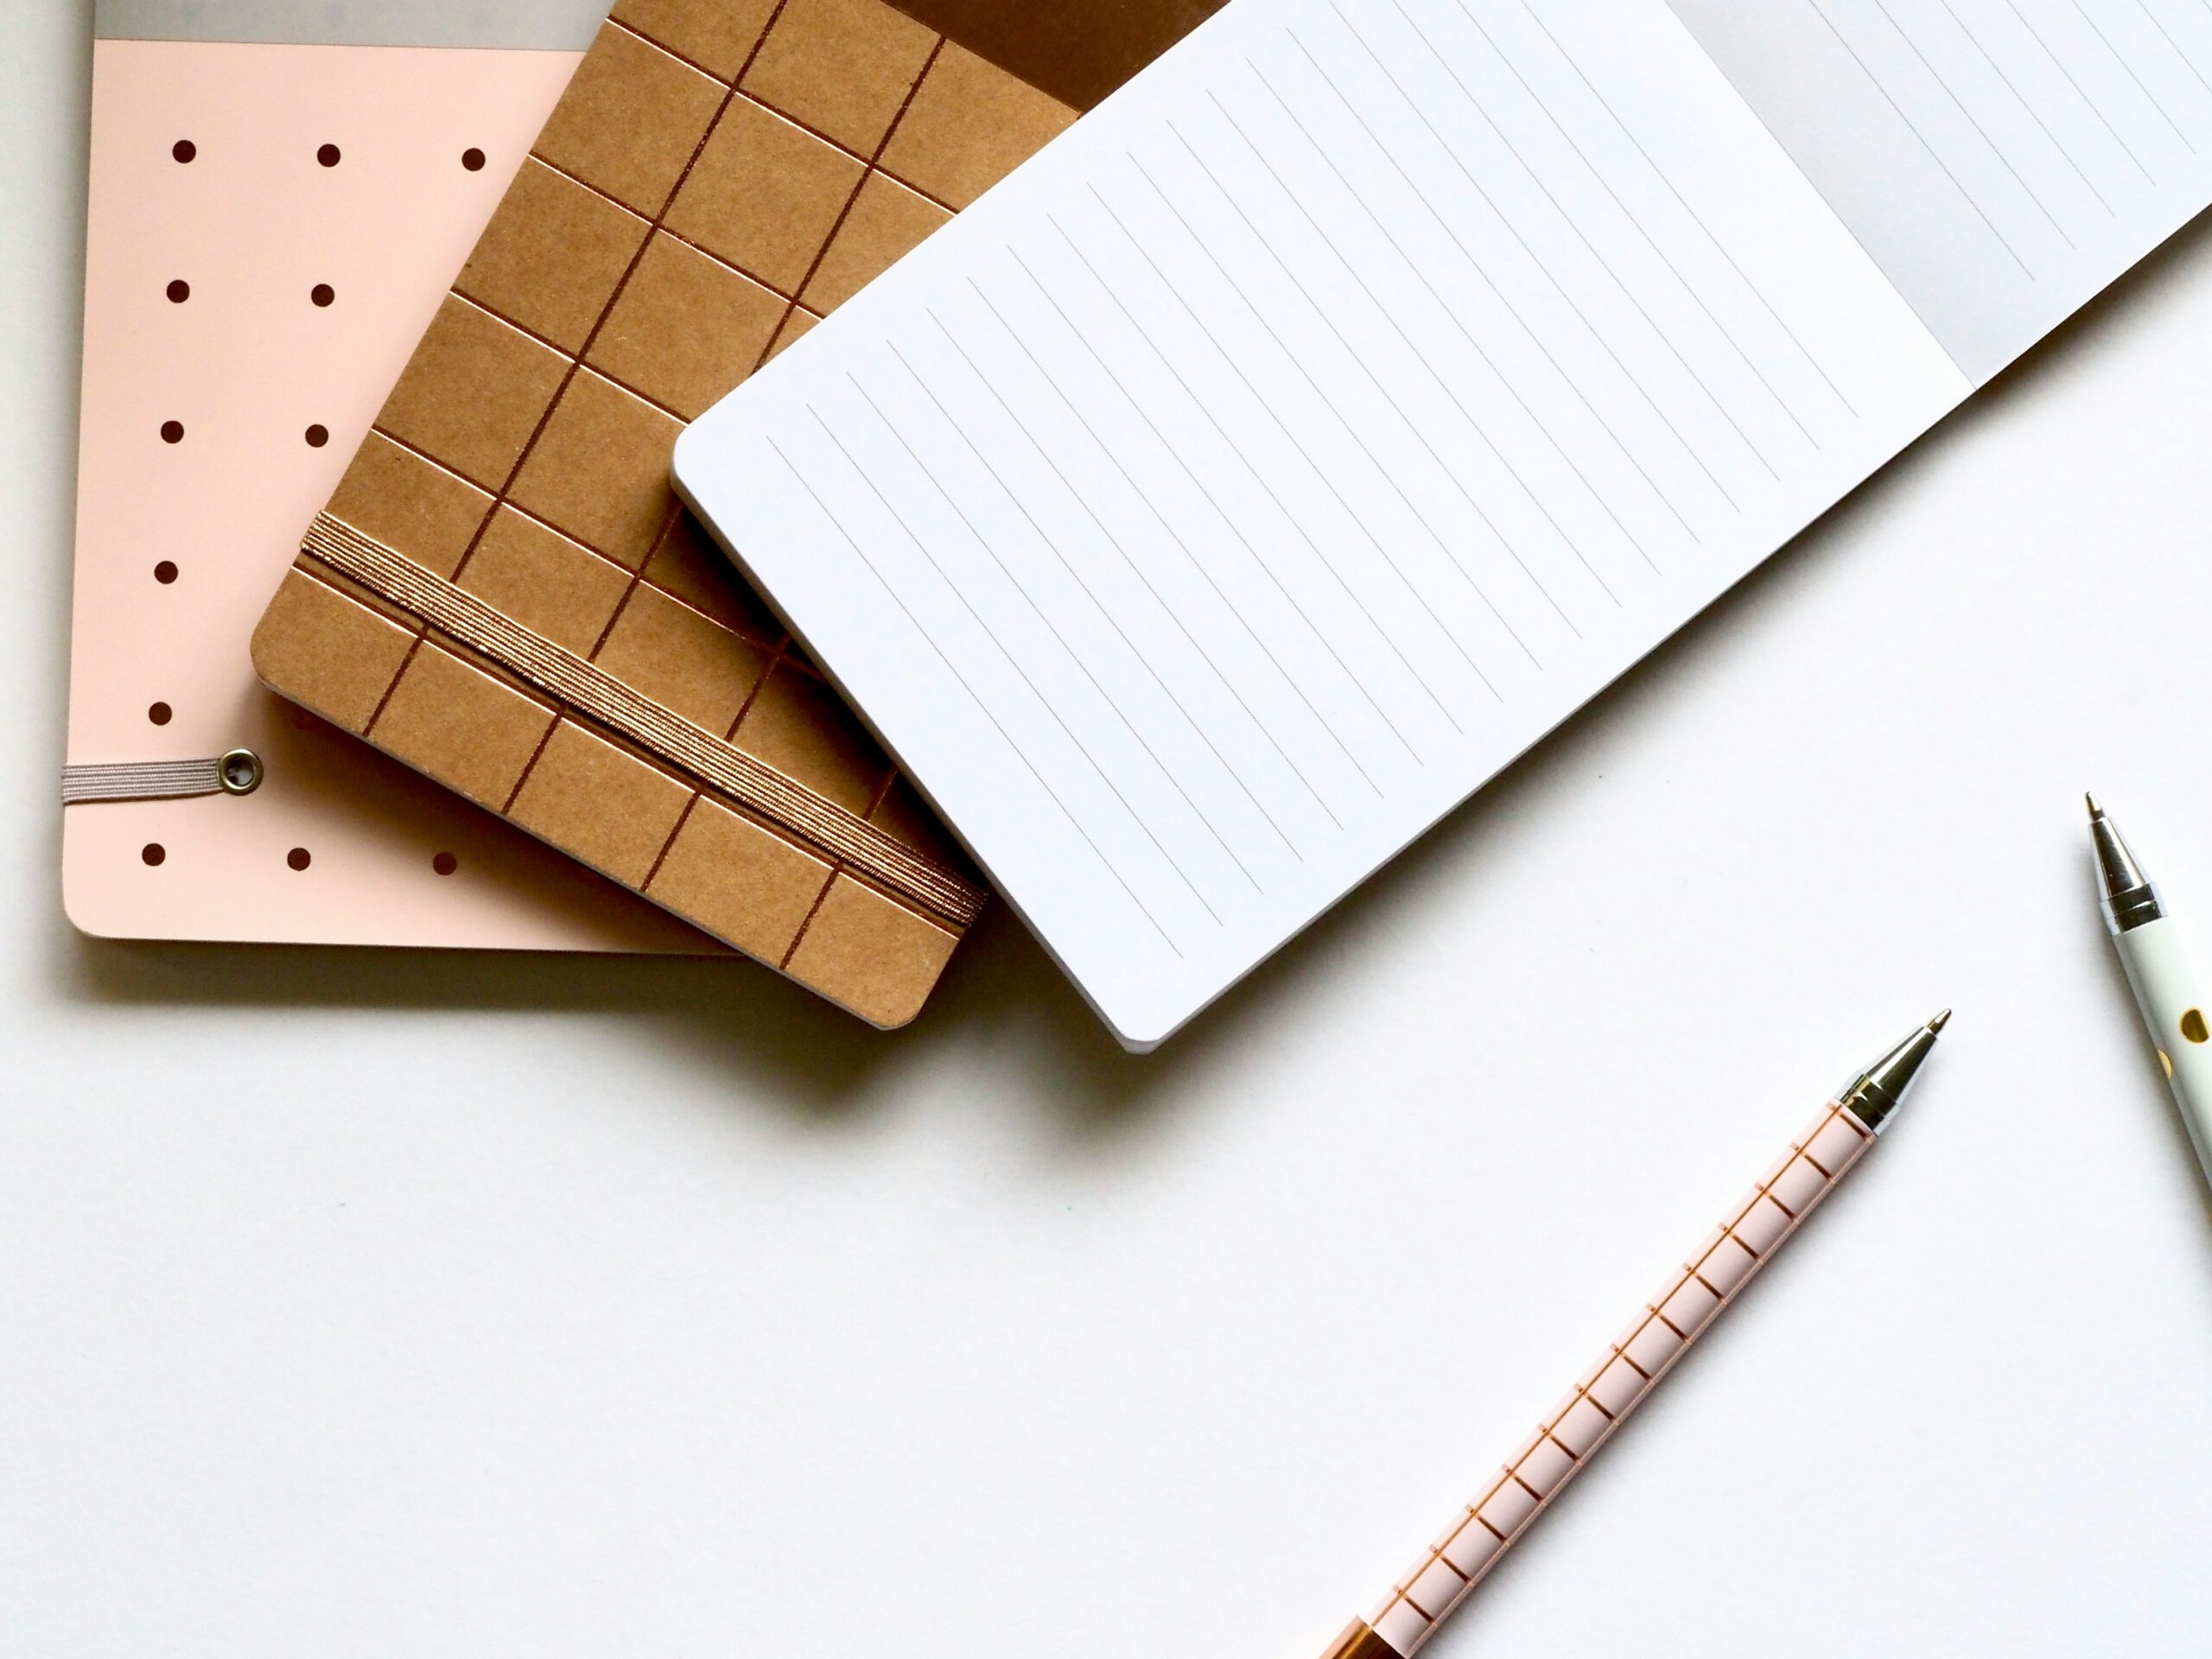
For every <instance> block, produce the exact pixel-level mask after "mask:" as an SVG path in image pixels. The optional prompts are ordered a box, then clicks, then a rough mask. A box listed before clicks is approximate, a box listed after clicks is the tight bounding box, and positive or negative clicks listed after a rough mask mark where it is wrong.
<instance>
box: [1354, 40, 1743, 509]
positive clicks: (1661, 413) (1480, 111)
mask: <svg viewBox="0 0 2212 1659" xmlns="http://www.w3.org/2000/svg"><path fill="white" fill-rule="evenodd" d="M1391 3H1393V4H1394V5H1395V6H1397V9H1398V12H1399V15H1400V16H1402V17H1404V18H1405V20H1406V23H1407V26H1408V28H1410V29H1412V30H1413V31H1414V34H1415V35H1418V36H1419V37H1420V39H1421V44H1422V45H1423V46H1424V47H1426V48H1427V50H1428V53H1429V55H1430V56H1431V57H1433V59H1434V60H1436V62H1437V64H1438V65H1439V67H1441V68H1442V69H1443V70H1444V72H1445V73H1446V74H1448V75H1449V76H1451V78H1452V81H1453V83H1454V84H1455V85H1457V86H1458V87H1459V95H1460V97H1461V98H1462V99H1465V102H1466V105H1467V107H1468V108H1469V109H1470V110H1471V111H1473V112H1474V113H1475V115H1476V116H1477V117H1478V118H1479V119H1481V120H1482V121H1483V122H1484V124H1486V125H1488V126H1489V127H1490V129H1491V131H1492V132H1494V133H1497V136H1498V137H1499V138H1500V140H1501V141H1503V138H1504V135H1503V133H1502V132H1499V130H1498V128H1497V124H1496V123H1495V122H1494V121H1491V118H1490V115H1489V112H1488V111H1486V110H1484V107H1483V103H1482V100H1481V99H1479V98H1478V97H1477V96H1476V95H1475V93H1474V91H1473V89H1472V88H1471V87H1470V86H1468V85H1467V84H1466V81H1465V79H1463V78H1462V77H1461V75H1460V73H1459V70H1458V69H1457V68H1456V67H1454V66H1453V65H1452V60H1450V59H1448V58H1446V56H1445V55H1444V54H1443V53H1442V52H1441V51H1440V50H1439V49H1438V48H1437V45H1436V43H1435V41H1432V40H1431V39H1429V37H1428V32H1427V30H1426V29H1422V28H1421V24H1420V23H1419V22H1416V21H1415V20H1414V16H1413V14H1412V13H1411V12H1409V11H1408V10H1406V8H1405V5H1404V3H1403V0H1391ZM1359 41H1360V44H1361V45H1362V46H1363V47H1365V48H1367V49H1368V51H1369V52H1370V53H1373V52H1374V47H1373V46H1372V44H1371V43H1370V42H1369V41H1368V40H1367V39H1366V37H1365V36H1364V35H1362V36H1360V37H1359ZM1378 60H1379V54H1378ZM1423 120H1424V121H1427V116H1426V114H1424V116H1423ZM1429 126H1430V130H1431V131H1432V132H1433V131H1435V127H1434V124H1433V123H1430V124H1429ZM1437 138H1438V142H1439V143H1444V145H1445V149H1446V153H1447V154H1449V155H1450V156H1451V157H1452V162H1453V165H1454V166H1456V167H1457V168H1459V172H1460V173H1461V174H1462V175H1464V176H1465V178H1466V181H1467V182H1468V183H1469V184H1471V185H1472V186H1473V187H1474V188H1475V190H1476V192H1477V193H1478V194H1480V195H1481V197H1482V198H1483V200H1484V203H1485V204H1486V205H1487V206H1488V207H1490V209H1491V212H1492V213H1497V215H1498V219H1499V221H1500V222H1501V223H1502V224H1503V225H1504V226H1506V227H1507V230H1508V232H1509V233H1510V235H1511V236H1512V238H1513V239H1514V241H1515V242H1516V244H1517V245H1519V247H1520V248H1521V250H1522V252H1523V253H1525V254H1526V255H1528V257H1529V258H1530V259H1531V260H1532V261H1534V262H1535V266H1536V268H1537V269H1538V270H1540V271H1541V272H1542V273H1543V276H1544V279H1545V281H1546V282H1548V283H1549V284H1550V285H1551V288H1552V290H1553V292H1554V293H1555V294H1557V295H1558V296H1559V297H1560V300H1561V301H1562V302H1564V303H1565V304H1566V305H1567V308H1568V309H1570V310H1571V311H1573V313H1574V315H1575V316H1576V318H1577V320H1579V321H1580V323H1581V324H1582V327H1584V328H1585V329H1586V330H1587V331H1588V333H1589V334H1590V337H1591V338H1592V340H1596V341H1597V342H1598V344H1599V347H1600V348H1601V349H1603V351H1604V352H1605V355H1606V356H1607V357H1609V358H1611V359H1612V362H1613V366H1614V367H1616V368H1618V370H1619V371H1620V372H1621V373H1622V375H1623V377H1624V378H1626V379H1627V381H1628V383H1629V384H1630V385H1631V386H1633V387H1634V388H1635V389H1636V392H1637V396H1638V397H1641V398H1642V399H1643V402H1644V403H1645V404H1647V405H1648V406H1649V409H1650V410H1651V412H1652V413H1653V414H1654V415H1655V416H1657V417H1658V418H1659V420H1660V421H1661V422H1662V423H1663V424H1664V425H1665V426H1666V428H1667V429H1668V430H1669V432H1671V433H1672V434H1673V435H1674V437H1675V442H1676V443H1678V444H1680V445H1681V448H1682V453H1683V454H1686V455H1687V456H1688V457H1689V459H1690V461H1692V462H1693V463H1694V465H1695V466H1696V467H1697V469H1698V471H1699V472H1700V473H1702V474H1704V475H1705V480H1706V482H1707V483H1708V484H1710V485H1712V486H1713V489H1714V491H1715V492H1716V493H1719V497H1720V499H1722V500H1724V501H1726V503H1727V504H1728V506H1729V509H1730V510H1731V511H1732V512H1741V511H1742V510H1743V509H1742V507H1741V505H1739V504H1738V501H1737V499H1736V498H1735V496H1734V495H1732V493H1730V492H1729V490H1728V487H1727V486H1726V485H1725V484H1723V483H1722V482H1721V481H1720V480H1719V475H1718V474H1715V473H1714V472H1713V467H1712V465H1711V463H1710V462H1708V461H1707V459H1706V457H1705V454H1704V453H1703V451H1701V450H1700V449H1699V448H1698V447H1697V446H1696V445H1695V444H1694V443H1692V442H1690V441H1689V437H1688V434H1686V433H1685V432H1684V431H1683V430H1682V429H1681V423H1680V422H1679V421H1677V420H1676V419H1675V416H1674V415H1673V414H1671V413H1670V412H1669V411H1668V410H1665V409H1663V408H1662V407H1661V405H1660V403H1659V400H1658V399H1657V398H1656V397H1654V396H1653V395H1652V391H1651V389H1650V387H1649V386H1648V385H1645V384H1644V381H1643V376H1641V375H1639V374H1637V372H1635V371H1634V370H1633V369H1631V368H1630V367H1629V365H1628V364H1627V363H1626V362H1625V361H1624V360H1623V359H1622V357H1621V354H1620V351H1619V349H1618V346H1615V344H1614V342H1613V341H1612V340H1611V338H1610V337H1609V336H1608V335H1607V334H1605V331H1604V330H1603V329H1601V328H1599V327H1598V325H1597V324H1596V323H1595V322H1593V321H1591V318H1590V315H1589V313H1588V312H1587V311H1586V310H1585V309H1584V308H1583V306H1582V303H1581V302H1580V301H1579V300H1577V299H1576V298H1575V297H1574V296H1573V295H1572V294H1571V293H1569V292H1568V291H1567V285H1566V284H1565V283H1563V282H1561V281H1560V277H1559V275H1558V273H1557V272H1556V271H1554V270H1553V269H1552V267H1551V264H1550V263H1549V262H1548V261H1547V260H1546V259H1544V258H1543V257H1541V255H1539V254H1538V253H1537V252H1536V251H1535V248H1534V247H1533V246H1531V245H1530V244H1529V239H1528V238H1527V236H1525V235H1524V234H1523V233H1522V229H1521V227H1520V226H1519V225H1517V224H1516V223H1515V221H1514V220H1513V219H1511V218H1510V216H1509V215H1507V214H1505V213H1503V212H1502V211H1501V210H1500V209H1499V207H1498V205H1497V201H1496V200H1495V199H1494V198H1493V197H1492V196H1491V193H1490V191H1489V190H1487V189H1486V188H1484V185H1483V183H1482V181H1481V180H1480V179H1479V178H1478V177H1477V176H1476V175H1475V172H1474V170H1473V169H1472V168H1470V167H1469V166H1468V165H1467V163H1466V162H1465V160H1464V159H1463V158H1462V157H1461V156H1459V153H1458V151H1457V150H1456V149H1452V146H1451V144H1450V143H1449V142H1448V141H1446V139H1445V138H1444V137H1443V135H1442V134H1441V133H1438V134H1437ZM1508 148H1509V149H1510V145H1508ZM1523 170H1524V171H1525V170H1526V168H1525V167H1524V168H1523ZM1530 176H1531V177H1534V175H1533V174H1531V175H1530ZM1556 205H1557V204H1556V203H1554V206H1556ZM1560 216H1561V217H1562V218H1564V217H1565V216H1566V215H1565V213H1563V212H1562V213H1561V215H1560Z"/></svg>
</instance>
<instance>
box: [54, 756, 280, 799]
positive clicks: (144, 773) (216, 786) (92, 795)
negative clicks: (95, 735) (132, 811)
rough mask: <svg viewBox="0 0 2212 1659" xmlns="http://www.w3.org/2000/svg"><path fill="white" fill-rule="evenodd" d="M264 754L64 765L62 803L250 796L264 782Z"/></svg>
mask: <svg viewBox="0 0 2212 1659" xmlns="http://www.w3.org/2000/svg"><path fill="white" fill-rule="evenodd" d="M261 779H262V766H261V757H260V756H259V755H257V754H256V753H254V752H253V751H252V750H251V749H232V751H231V752H230V753H228V754H222V755H218V756H216V758H215V759H213V760H136V761H124V762H120V763H118V764H115V765H112V766H65V767H63V768H62V772H61V804H62V805H64V806H90V805H95V804H105V803H107V802H111V801H186V800H190V799H192V798H194V797H195V796H200V795H251V794H252V793H253V791H255V790H257V789H259V788H260V787H261Z"/></svg>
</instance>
